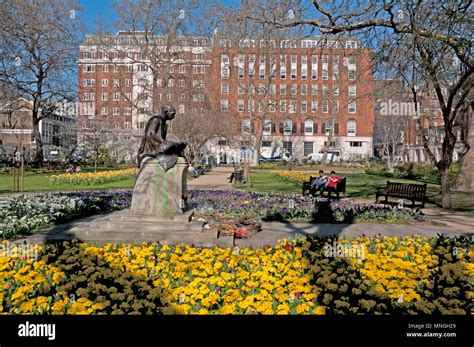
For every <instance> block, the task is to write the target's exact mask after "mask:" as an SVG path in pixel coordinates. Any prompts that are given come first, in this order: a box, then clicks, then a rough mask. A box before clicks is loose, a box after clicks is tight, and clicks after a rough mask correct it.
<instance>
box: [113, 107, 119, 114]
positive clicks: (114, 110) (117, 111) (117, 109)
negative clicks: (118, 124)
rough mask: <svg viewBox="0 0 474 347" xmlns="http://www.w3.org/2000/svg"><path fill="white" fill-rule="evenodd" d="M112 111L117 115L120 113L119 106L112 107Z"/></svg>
mask: <svg viewBox="0 0 474 347" xmlns="http://www.w3.org/2000/svg"><path fill="white" fill-rule="evenodd" d="M112 113H113V115H114V116H118V115H119V114H120V110H119V108H118V107H114V108H113V111H112Z"/></svg>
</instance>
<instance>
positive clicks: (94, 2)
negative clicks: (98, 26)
mask: <svg viewBox="0 0 474 347" xmlns="http://www.w3.org/2000/svg"><path fill="white" fill-rule="evenodd" d="M113 2H114V0H78V3H79V5H80V6H81V7H82V9H83V12H82V14H81V16H82V18H83V20H84V23H85V24H86V27H87V31H92V30H94V28H95V23H94V19H97V18H100V16H102V18H104V19H105V20H106V21H107V22H108V23H112V22H113V21H114V20H115V18H114V13H113V11H112V8H111V5H112V3H113Z"/></svg>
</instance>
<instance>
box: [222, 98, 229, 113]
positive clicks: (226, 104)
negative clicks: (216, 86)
mask: <svg viewBox="0 0 474 347" xmlns="http://www.w3.org/2000/svg"><path fill="white" fill-rule="evenodd" d="M228 109H229V100H227V99H224V100H221V111H227V110H228Z"/></svg>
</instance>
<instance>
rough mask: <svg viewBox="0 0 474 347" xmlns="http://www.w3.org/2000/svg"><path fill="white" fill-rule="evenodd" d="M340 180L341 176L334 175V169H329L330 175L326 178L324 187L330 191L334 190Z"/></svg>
mask: <svg viewBox="0 0 474 347" xmlns="http://www.w3.org/2000/svg"><path fill="white" fill-rule="evenodd" d="M340 180H341V177H339V176H337V175H336V171H331V177H329V179H328V183H327V184H326V187H327V188H328V189H331V190H332V191H336V187H337V184H338V183H339V181H340Z"/></svg>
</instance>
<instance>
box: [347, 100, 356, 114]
mask: <svg viewBox="0 0 474 347" xmlns="http://www.w3.org/2000/svg"><path fill="white" fill-rule="evenodd" d="M348 112H349V113H356V102H355V101H351V102H349V106H348Z"/></svg>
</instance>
